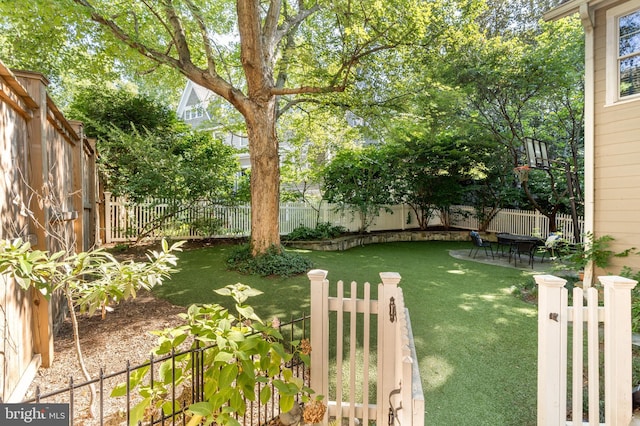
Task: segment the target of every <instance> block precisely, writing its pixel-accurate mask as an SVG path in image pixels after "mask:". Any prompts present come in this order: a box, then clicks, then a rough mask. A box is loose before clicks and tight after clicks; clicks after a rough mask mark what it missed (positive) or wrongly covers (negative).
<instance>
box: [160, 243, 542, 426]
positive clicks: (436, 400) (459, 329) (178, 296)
mask: <svg viewBox="0 0 640 426" xmlns="http://www.w3.org/2000/svg"><path fill="white" fill-rule="evenodd" d="M468 247H469V245H468V243H449V242H427V243H423V242H420V243H418V242H412V243H389V244H381V245H370V246H365V247H358V248H354V249H351V250H348V251H345V252H304V253H303V255H304V256H306V257H308V258H309V259H310V260H311V261H312V262H313V264H314V265H315V267H316V268H320V269H326V270H328V271H329V276H328V278H329V280H330V282H331V283H332V284H335V282H336V281H337V280H344V281H345V282H347V283H348V282H351V281H357V282H358V283H364V282H367V281H368V282H371V283H372V284H377V283H378V282H380V278H379V276H378V273H379V272H382V271H394V272H399V273H400V274H401V275H402V281H401V287H402V288H403V289H404V293H405V300H406V302H407V305H408V308H409V310H410V314H411V321H412V325H413V333H414V337H415V340H416V350H417V354H418V358H419V365H420V371H421V373H422V381H423V383H422V384H423V389H424V392H425V402H426V414H425V416H426V424H433V425H449V424H456V425H471V424H473V425H516V424H517V425H533V424H535V422H536V358H537V352H536V346H537V341H536V336H537V333H536V327H537V316H536V313H537V311H536V308H535V306H534V305H532V304H528V303H526V302H524V301H522V300H520V299H518V298H517V297H514V296H513V295H512V294H511V291H512V290H511V289H512V287H513V286H514V285H515V284H517V283H520V282H522V281H523V280H526V279H529V277H528V274H530V273H531V272H530V271H529V270H516V269H511V268H503V267H499V266H492V265H484V264H480V263H476V262H471V261H467V260H466V259H462V260H460V259H456V258H454V257H451V256H450V255H449V252H448V251H449V250H464V249H468ZM229 250H232V246H215V247H209V248H203V249H197V250H189V251H185V252H183V253H181V254H180V255H179V257H180V260H179V265H180V267H181V272H179V273H177V274H175V275H174V276H173V277H172V280H171V281H170V282H169V283H167V284H165V285H163V286H162V287H160V288H157V289H156V290H154V293H155V294H156V295H158V296H160V297H163V298H166V299H168V300H169V301H171V302H173V303H176V304H180V305H184V306H187V305H189V304H191V303H221V304H224V303H226V301H224V300H222V298H221V297H220V296H217V295H216V293H214V291H213V290H214V289H216V288H220V287H222V286H225V285H229V284H233V283H236V282H242V283H243V284H247V285H249V286H251V287H253V288H256V289H258V290H260V291H262V292H263V294H261V295H259V296H256V297H255V298H253V306H254V307H255V309H256V313H257V314H258V315H259V316H261V317H262V318H264V319H270V318H271V317H272V316H279V317H281V318H288V317H289V315H299V314H301V313H302V312H308V311H309V282H308V279H307V277H306V276H305V275H301V276H296V277H289V278H281V277H278V278H270V277H259V276H252V275H243V274H240V273H238V272H232V271H228V270H227V269H226V267H225V262H224V259H225V258H226V256H227V255H228V253H229ZM374 287H375V286H374ZM373 292H374V293H375V288H374V289H373ZM229 308H231V306H229Z"/></svg>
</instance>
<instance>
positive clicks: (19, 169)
mask: <svg viewBox="0 0 640 426" xmlns="http://www.w3.org/2000/svg"><path fill="white" fill-rule="evenodd" d="M47 85H48V81H47V80H46V78H45V77H44V76H42V75H41V74H39V73H31V72H26V71H19V72H17V71H16V72H12V71H11V70H9V69H8V68H6V67H5V66H4V64H2V62H0V159H1V161H2V168H1V170H2V179H0V220H1V223H2V227H1V229H0V238H3V239H15V238H22V239H23V240H26V241H29V242H31V244H32V246H33V247H34V248H37V249H40V250H44V251H49V252H53V251H58V250H62V249H65V250H69V251H79V250H83V249H85V248H86V245H87V244H85V243H84V242H85V234H93V235H95V233H94V232H93V231H94V229H95V228H93V229H92V228H91V226H92V224H93V226H95V220H94V217H93V215H94V214H95V205H92V204H91V202H86V203H85V201H86V200H94V201H95V186H94V185H93V182H95V179H96V174H95V164H93V163H92V161H94V157H93V156H89V155H87V151H84V153H83V150H85V149H86V147H87V143H88V142H87V141H86V140H85V139H84V136H83V133H82V124H81V123H79V122H69V121H67V120H66V119H65V117H64V116H63V115H62V113H61V112H60V111H59V110H58V108H57V107H56V105H55V104H54V103H53V102H52V101H51V99H50V98H49V96H48V95H47V90H46V88H47ZM83 154H84V155H83ZM0 293H1V295H2V297H0V299H1V301H0V317H1V320H2V321H0V322H1V323H2V324H4V326H1V327H0V332H1V334H2V339H3V341H4V347H5V348H6V349H7V350H6V351H4V352H3V353H2V354H0V362H1V363H2V368H1V369H0V381H1V382H2V388H1V389H0V392H1V393H0V398H1V399H2V400H3V401H5V402H13V401H17V400H19V399H20V398H21V397H22V395H21V394H22V393H23V392H24V390H25V389H26V386H28V384H29V382H30V377H32V376H33V374H35V371H36V370H37V365H39V364H40V363H41V364H42V365H43V366H45V367H47V366H49V365H50V364H51V362H52V361H53V334H54V331H55V329H56V327H57V326H59V325H60V324H61V322H62V320H63V319H64V315H65V313H66V303H65V301H64V299H63V298H62V297H61V296H60V295H59V294H54V295H53V297H52V298H51V300H50V301H47V300H45V299H44V298H42V296H41V295H40V294H39V293H38V292H31V291H29V292H24V291H22V290H21V289H20V288H19V287H18V286H16V285H15V283H14V282H12V281H11V280H9V279H7V277H0ZM25 384H26V386H25Z"/></svg>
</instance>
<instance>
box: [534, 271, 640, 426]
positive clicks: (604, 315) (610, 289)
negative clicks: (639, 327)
mask: <svg viewBox="0 0 640 426" xmlns="http://www.w3.org/2000/svg"><path fill="white" fill-rule="evenodd" d="M535 280H536V283H537V284H538V286H539V293H538V294H539V295H538V302H539V303H538V425H541V426H543V425H544V426H555V425H577V424H580V425H582V424H583V422H584V424H588V425H592V426H593V425H600V424H601V422H600V419H601V414H602V413H601V411H600V407H601V405H600V404H601V399H602V393H601V388H603V389H604V398H603V399H604V424H605V425H611V426H614V425H616V426H622V425H624V426H627V425H629V423H630V421H631V415H632V398H631V391H632V377H631V374H632V373H631V359H632V356H631V290H632V289H633V288H634V287H635V285H636V284H637V282H636V281H634V280H630V279H627V278H622V277H618V276H605V277H600V278H599V280H600V283H601V284H602V285H603V287H604V305H603V306H599V304H598V290H597V289H596V288H595V287H589V288H587V289H586V290H583V289H581V288H579V287H576V288H574V289H573V294H572V296H573V306H569V305H568V290H567V289H566V288H565V287H564V285H565V284H566V280H564V279H561V278H558V277H555V276H552V275H537V276H535ZM585 300H586V305H585V304H584V301H585ZM601 324H602V328H603V330H604V349H603V350H601V349H600V348H601V343H602V342H601V339H600V325H601ZM569 325H571V327H569ZM569 331H570V334H569ZM585 334H586V341H585ZM603 354H604V367H602V362H601V356H602V355H603ZM585 359H586V364H585ZM568 360H569V362H570V364H571V371H567V368H568V367H567V364H568ZM602 370H604V383H603V384H601V381H600V377H601V376H600V373H601V372H602ZM568 375H569V376H571V381H570V383H571V386H570V394H569V395H570V405H568V404H567V387H568V384H567V383H568V379H567V376H568ZM585 383H586V384H585ZM601 385H603V386H601ZM585 391H586V395H587V403H588V404H587V406H588V409H587V410H586V412H585V410H584V408H583V403H584V397H583V393H585ZM569 407H570V408H569ZM584 419H586V420H584Z"/></svg>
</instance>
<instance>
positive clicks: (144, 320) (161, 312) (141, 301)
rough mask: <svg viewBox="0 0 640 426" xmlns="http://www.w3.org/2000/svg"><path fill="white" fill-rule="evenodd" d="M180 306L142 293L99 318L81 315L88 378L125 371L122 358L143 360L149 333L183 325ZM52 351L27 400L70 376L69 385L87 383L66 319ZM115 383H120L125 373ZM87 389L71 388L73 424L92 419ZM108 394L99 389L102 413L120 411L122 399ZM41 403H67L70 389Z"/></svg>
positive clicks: (150, 342) (66, 381)
mask: <svg viewBox="0 0 640 426" xmlns="http://www.w3.org/2000/svg"><path fill="white" fill-rule="evenodd" d="M185 310H186V309H185V308H184V307H180V306H174V305H172V304H170V303H169V302H167V301H165V300H162V299H158V298H156V297H154V296H153V295H151V294H149V293H142V294H139V295H138V297H137V298H136V299H133V300H129V301H125V302H123V303H121V304H119V305H117V306H115V307H114V310H113V312H109V313H108V314H107V316H106V319H104V320H103V319H102V318H101V316H100V315H99V314H96V315H94V316H91V317H89V316H87V315H82V316H80V317H79V324H78V325H79V335H80V345H81V348H82V353H83V356H84V361H85V365H86V368H87V370H88V371H89V374H90V375H91V377H92V378H98V377H99V375H100V369H102V371H103V374H105V375H107V374H110V373H113V372H116V371H122V370H125V369H126V362H127V360H128V361H130V363H131V366H135V365H138V364H141V363H143V362H145V361H148V360H149V355H150V353H151V350H152V348H153V347H155V345H156V339H157V336H154V335H152V334H151V333H150V332H151V331H152V330H161V329H164V328H167V327H173V326H176V325H179V324H182V320H181V319H180V318H178V316H177V314H178V313H181V312H185ZM54 350H55V359H54V361H53V365H52V366H51V367H50V368H40V370H39V371H38V374H37V376H36V378H35V380H34V381H33V383H32V385H31V387H30V388H29V391H28V394H27V395H26V398H33V397H34V396H35V394H36V387H38V388H39V391H40V394H41V395H44V394H47V393H50V392H52V391H55V390H59V389H63V388H66V387H68V386H69V383H70V378H72V379H73V383H74V384H80V383H84V382H85V381H86V379H85V378H84V376H83V375H82V372H81V370H80V367H79V366H80V364H79V362H78V358H77V355H76V351H75V346H74V341H73V332H72V327H71V322H70V321H69V320H68V319H67V320H66V321H65V323H64V324H63V326H62V328H61V329H60V331H59V333H58V334H57V335H56V337H55V339H54ZM119 381H124V376H122V377H121V378H120V379H119ZM114 384H115V382H113V383H110V385H111V386H112V385H114ZM87 389H88V388H86V387H85V388H82V389H79V390H77V391H75V392H74V406H75V410H76V416H78V418H77V419H76V420H75V421H74V425H81V424H92V423H93V422H92V421H90V420H89V419H88V418H87V417H86V414H87V413H86V406H87V402H88V390H87ZM109 393H110V390H108V389H107V390H105V392H104V394H105V395H104V396H105V398H104V401H105V407H104V408H105V412H106V413H107V414H109V413H115V412H118V411H121V407H124V406H125V404H126V401H125V400H124V399H123V398H120V399H115V400H114V399H112V398H106V397H107V396H108V394H109ZM43 402H65V403H66V402H69V392H65V393H64V394H61V395H59V396H56V397H54V398H53V400H52V399H45V400H43ZM116 423H117V422H116Z"/></svg>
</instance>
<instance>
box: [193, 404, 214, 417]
mask: <svg viewBox="0 0 640 426" xmlns="http://www.w3.org/2000/svg"><path fill="white" fill-rule="evenodd" d="M189 411H190V412H192V413H193V414H195V415H199V416H202V417H207V416H210V415H211V414H213V411H214V410H213V408H212V407H211V404H210V403H208V402H196V403H195V404H191V405H190V406H189Z"/></svg>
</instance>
